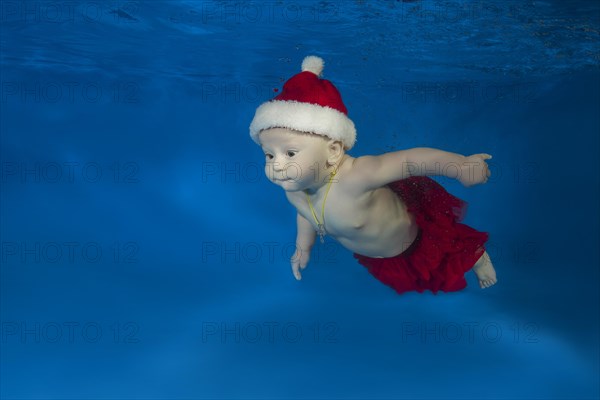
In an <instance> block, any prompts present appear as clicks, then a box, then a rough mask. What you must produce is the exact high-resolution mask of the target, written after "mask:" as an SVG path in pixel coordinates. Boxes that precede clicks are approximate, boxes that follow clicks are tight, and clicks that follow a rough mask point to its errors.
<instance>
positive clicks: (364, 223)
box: [286, 156, 418, 257]
mask: <svg viewBox="0 0 600 400" xmlns="http://www.w3.org/2000/svg"><path fill="white" fill-rule="evenodd" d="M346 157H348V159H347V160H345V162H344V163H343V164H342V166H341V167H340V170H339V171H338V173H337V175H336V176H335V179H336V180H335V181H334V182H333V183H332V185H331V189H330V190H329V194H328V195H327V201H326V202H325V230H326V231H327V234H328V235H330V236H332V237H334V238H335V239H336V240H337V241H339V242H340V244H342V245H343V246H344V247H345V248H347V249H348V250H350V251H352V252H354V253H358V254H362V255H365V256H368V257H393V256H395V255H398V254H400V253H402V252H403V251H405V250H406V249H407V248H408V247H409V246H410V245H411V243H412V242H413V241H414V240H415V238H416V236H417V233H418V227H417V225H416V223H415V220H414V217H413V216H412V215H411V214H409V213H408V212H407V210H406V206H405V205H404V203H403V202H402V201H401V200H400V199H399V198H398V196H397V195H396V194H395V193H394V192H393V191H392V190H391V189H390V188H389V187H387V186H384V187H381V188H378V189H375V190H369V191H360V190H359V189H357V188H358V187H360V185H357V184H356V182H355V181H354V180H353V175H352V168H353V161H354V159H353V158H352V157H350V156H346ZM286 195H287V197H288V199H289V201H290V202H291V203H292V205H294V206H295V207H296V209H297V210H298V213H299V214H300V215H302V216H303V217H304V218H305V219H306V220H308V221H309V222H310V223H311V224H312V225H313V227H314V229H315V230H316V229H317V223H316V221H315V219H314V217H313V214H312V212H311V210H310V207H309V205H308V201H307V199H306V194H305V193H304V192H303V191H298V192H286ZM324 195H325V191H324V190H322V191H321V193H319V194H317V195H314V196H312V197H311V202H312V205H313V207H314V209H315V213H316V214H317V217H318V218H319V219H321V210H322V205H323V198H324V197H325V196H324Z"/></svg>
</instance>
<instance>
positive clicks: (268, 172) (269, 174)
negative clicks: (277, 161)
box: [265, 164, 273, 181]
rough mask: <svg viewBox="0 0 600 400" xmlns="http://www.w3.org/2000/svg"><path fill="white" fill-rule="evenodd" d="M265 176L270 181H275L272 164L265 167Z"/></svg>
mask: <svg viewBox="0 0 600 400" xmlns="http://www.w3.org/2000/svg"><path fill="white" fill-rule="evenodd" d="M265 175H266V176H267V178H269V180H271V181H272V180H273V167H272V166H271V165H270V164H266V165H265Z"/></svg>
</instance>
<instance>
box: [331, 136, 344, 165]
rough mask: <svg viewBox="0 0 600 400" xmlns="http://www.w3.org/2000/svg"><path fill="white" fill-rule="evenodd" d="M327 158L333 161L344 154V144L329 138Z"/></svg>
mask: <svg viewBox="0 0 600 400" xmlns="http://www.w3.org/2000/svg"><path fill="white" fill-rule="evenodd" d="M327 150H328V151H329V159H330V160H331V161H333V162H336V161H338V159H340V158H341V157H342V156H343V155H344V145H343V144H342V142H341V141H340V140H333V139H331V140H330V141H329V143H328V144H327Z"/></svg>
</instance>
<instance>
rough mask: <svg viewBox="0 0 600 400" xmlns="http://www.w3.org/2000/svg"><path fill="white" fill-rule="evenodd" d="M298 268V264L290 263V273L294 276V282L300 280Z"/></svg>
mask: <svg viewBox="0 0 600 400" xmlns="http://www.w3.org/2000/svg"><path fill="white" fill-rule="evenodd" d="M298 266H299V263H297V262H295V263H292V273H293V274H294V278H296V280H298V281H299V280H300V279H302V276H301V275H300V271H298Z"/></svg>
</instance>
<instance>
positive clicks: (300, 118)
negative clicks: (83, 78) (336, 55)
mask: <svg viewBox="0 0 600 400" xmlns="http://www.w3.org/2000/svg"><path fill="white" fill-rule="evenodd" d="M323 65H324V62H323V59H321V58H319V57H316V56H308V57H306V58H305V59H304V61H303V62H302V72H300V73H299V74H296V75H294V76H293V77H291V78H290V79H289V80H288V81H287V82H286V83H285V84H284V85H283V90H282V91H281V93H280V94H279V95H278V96H276V97H275V98H274V99H272V100H271V101H268V102H266V103H264V104H262V105H261V106H260V107H258V109H257V110H256V114H255V115H254V119H253V120H252V123H251V124H250V137H251V138H252V140H254V141H255V142H256V143H257V144H259V141H258V136H259V134H260V132H261V131H263V130H265V129H269V128H288V129H293V130H296V131H301V132H309V133H314V134H317V135H322V136H326V137H328V138H330V139H334V140H340V141H341V142H342V144H343V145H344V149H346V150H350V149H351V148H352V146H354V143H355V142H356V129H355V127H354V123H353V122H352V120H350V118H348V110H347V109H346V106H345V105H344V103H343V102H342V96H341V95H340V92H338V90H337V89H336V88H335V86H333V84H332V83H331V82H329V81H328V80H325V79H320V76H321V75H322V72H323Z"/></svg>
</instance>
